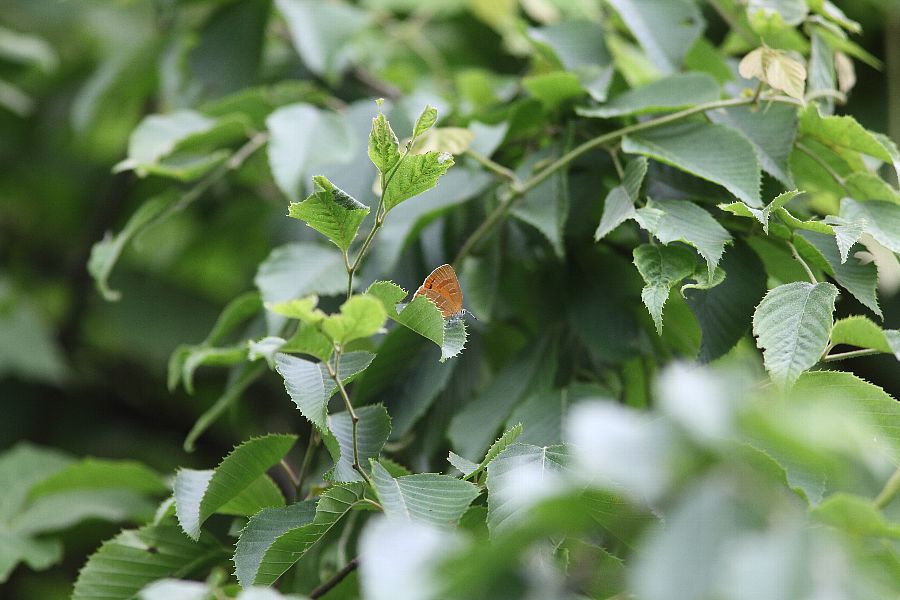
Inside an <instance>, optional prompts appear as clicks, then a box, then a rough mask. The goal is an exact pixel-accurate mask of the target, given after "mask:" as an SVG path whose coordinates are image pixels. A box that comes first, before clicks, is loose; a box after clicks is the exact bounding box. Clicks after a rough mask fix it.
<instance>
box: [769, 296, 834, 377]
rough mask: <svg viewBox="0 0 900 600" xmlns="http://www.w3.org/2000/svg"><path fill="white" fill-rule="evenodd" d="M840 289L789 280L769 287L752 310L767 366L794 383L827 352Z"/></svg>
mask: <svg viewBox="0 0 900 600" xmlns="http://www.w3.org/2000/svg"><path fill="white" fill-rule="evenodd" d="M837 294H838V290H837V288H836V287H834V286H833V285H831V284H830V283H817V284H812V283H804V282H797V283H788V284H785V285H781V286H778V287H777V288H775V289H773V290H770V291H769V293H768V294H766V296H765V298H763V300H762V302H760V303H759V306H757V307H756V312H755V313H754V314H753V334H754V335H755V336H757V338H758V339H757V342H756V344H757V346H759V347H760V348H761V349H762V351H763V360H764V362H765V365H766V370H767V371H768V372H769V375H771V377H772V379H774V380H775V381H776V382H778V383H780V384H792V383H794V382H795V381H796V380H797V378H798V377H799V376H800V374H801V373H803V371H806V370H807V369H809V368H810V367H812V366H813V365H815V364H816V363H817V362H819V358H820V357H821V356H822V353H823V352H825V348H826V347H827V345H828V337H829V335H831V327H832V324H833V323H832V313H833V312H834V302H835V300H836V299H837Z"/></svg>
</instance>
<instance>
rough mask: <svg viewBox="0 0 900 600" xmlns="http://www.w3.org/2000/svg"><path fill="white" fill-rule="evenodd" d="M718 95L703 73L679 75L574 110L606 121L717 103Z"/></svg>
mask: <svg viewBox="0 0 900 600" xmlns="http://www.w3.org/2000/svg"><path fill="white" fill-rule="evenodd" d="M720 94H721V92H720V91H719V84H718V83H717V82H716V80H715V79H713V78H712V77H710V76H709V75H706V74H705V73H683V74H677V75H671V76H669V77H664V78H662V79H658V80H656V81H654V82H652V83H648V84H647V85H643V86H641V87H637V88H634V89H632V90H628V91H627V92H625V93H623V94H620V95H618V96H615V97H614V98H612V99H611V100H610V101H609V102H606V103H605V104H602V105H600V106H591V107H586V108H585V107H577V108H576V109H575V112H576V113H578V114H579V115H581V116H582V117H598V118H601V119H610V118H612V117H624V116H631V115H646V114H655V113H663V112H670V111H676V110H679V109H683V108H689V107H691V106H694V105H696V104H702V103H704V102H712V101H714V100H718V99H719V97H720Z"/></svg>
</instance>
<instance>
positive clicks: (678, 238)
mask: <svg viewBox="0 0 900 600" xmlns="http://www.w3.org/2000/svg"><path fill="white" fill-rule="evenodd" d="M635 220H636V221H637V222H638V223H639V224H640V226H641V227H643V228H644V229H646V230H647V231H649V232H650V233H652V234H653V237H655V238H656V239H658V240H659V241H660V242H662V243H663V244H670V243H672V242H684V243H685V244H688V245H691V246H693V247H694V248H696V249H697V252H699V253H700V256H702V257H703V258H704V259H705V260H706V267H707V270H708V272H709V277H710V278H711V277H712V276H713V273H714V272H715V270H716V266H717V265H718V264H719V260H720V259H721V258H722V254H723V253H724V252H725V244H726V243H728V242H729V241H731V235H730V234H729V233H728V231H726V230H725V228H724V227H722V226H721V225H719V222H718V221H716V220H715V219H714V218H713V216H712V215H711V214H709V213H708V212H706V211H705V210H704V209H702V208H700V207H699V206H697V205H696V204H694V203H693V202H689V201H687V200H655V201H648V202H647V206H646V207H644V208H640V209H638V210H637V215H636V217H635Z"/></svg>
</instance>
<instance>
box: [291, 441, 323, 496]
mask: <svg viewBox="0 0 900 600" xmlns="http://www.w3.org/2000/svg"><path fill="white" fill-rule="evenodd" d="M320 441H321V438H319V434H318V433H316V431H315V430H314V429H311V430H310V432H309V441H308V442H307V443H306V452H305V453H304V454H303V462H301V463H300V471H299V472H298V473H297V485H296V488H297V498H298V499H299V498H301V497H303V481H304V480H305V479H306V475H307V473H308V472H309V465H310V464H312V459H313V455H314V454H315V453H316V450H317V449H318V448H319V442H320Z"/></svg>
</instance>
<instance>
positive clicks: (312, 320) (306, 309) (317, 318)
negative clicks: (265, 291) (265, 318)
mask: <svg viewBox="0 0 900 600" xmlns="http://www.w3.org/2000/svg"><path fill="white" fill-rule="evenodd" d="M318 303H319V297H318V296H315V295H313V296H307V297H305V298H296V299H294V300H286V301H284V302H271V303H267V304H266V309H267V310H271V311H272V312H273V313H275V314H278V315H281V316H283V317H287V318H289V319H298V320H300V321H303V322H304V323H306V324H307V325H318V324H319V323H321V322H322V320H323V319H325V317H327V316H328V315H326V314H325V313H324V312H322V311H321V310H319V309H318V308H316V305H317V304H318Z"/></svg>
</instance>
